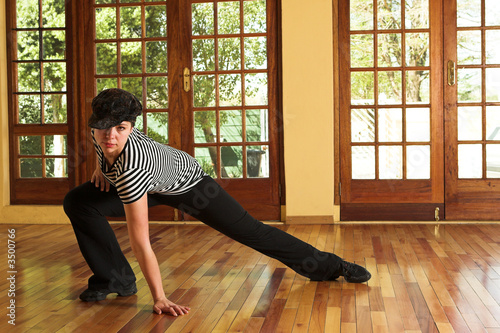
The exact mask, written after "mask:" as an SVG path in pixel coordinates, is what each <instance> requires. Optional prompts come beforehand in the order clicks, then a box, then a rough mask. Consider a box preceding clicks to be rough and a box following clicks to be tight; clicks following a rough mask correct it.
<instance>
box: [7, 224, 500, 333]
mask: <svg viewBox="0 0 500 333" xmlns="http://www.w3.org/2000/svg"><path fill="white" fill-rule="evenodd" d="M277 227H279V228H281V229H283V230H286V231H287V232H289V233H291V234H293V235H295V236H296V237H298V238H300V239H302V240H305V241H307V242H309V243H311V244H312V245H314V246H316V247H317V248H319V249H320V250H325V251H334V252H335V253H336V254H338V255H339V256H342V257H343V258H345V259H346V260H349V261H354V262H356V263H358V264H360V265H363V266H365V267H367V268H368V269H369V270H370V271H371V273H372V279H371V280H370V281H369V282H368V283H367V284H349V283H346V282H345V281H344V280H343V278H342V277H341V278H339V279H338V280H337V281H329V282H312V281H309V280H308V279H306V278H304V277H302V276H299V275H297V274H296V273H295V272H293V271H292V270H291V269H289V268H287V267H286V266H284V265H283V264H281V263H279V262H277V261H276V260H274V259H270V258H268V257H266V256H264V255H262V254H260V253H258V252H255V251H253V250H251V249H248V248H246V247H245V246H243V245H241V244H239V243H236V242H234V241H233V240H231V239H229V238H227V237H225V236H223V235H222V234H220V233H218V232H217V231H215V230H213V229H211V228H209V227H206V226H204V225H199V224H192V225H189V224H188V225H161V224H153V225H151V242H152V245H153V248H154V250H155V252H156V254H157V257H158V261H159V263H160V270H161V272H162V276H163V283H164V288H165V291H166V293H167V297H168V298H169V299H171V300H172V301H174V302H178V303H181V304H185V305H188V306H190V307H191V312H190V313H189V314H188V315H186V316H181V317H177V318H175V317H172V316H169V315H156V314H154V313H153V312H152V299H151V296H150V294H149V290H148V287H147V285H146V282H145V279H144V276H143V275H142V273H141V272H140V270H139V266H138V263H137V261H136V260H135V258H134V256H133V253H132V251H131V249H130V244H129V242H128V236H127V228H126V226H125V225H124V224H119V223H117V224H113V229H114V230H115V233H116V235H117V238H118V241H119V243H120V245H121V246H122V249H123V251H124V253H125V255H126V257H127V258H128V259H129V261H130V263H131V266H132V268H133V269H134V271H135V273H136V276H137V284H138V293H137V295H134V296H131V297H116V296H115V295H109V296H108V298H107V299H106V300H104V301H101V302H96V303H85V302H81V301H79V300H78V295H79V294H80V293H81V292H82V291H83V290H84V289H85V287H86V281H87V279H88V278H89V277H90V276H91V272H90V271H89V269H88V267H87V265H86V264H85V262H84V260H83V258H82V256H81V254H80V251H79V249H78V245H77V244H76V239H75V237H74V234H73V231H72V228H71V226H69V225H18V226H5V227H4V228H3V229H4V231H2V232H1V233H0V243H1V244H4V245H3V249H4V251H6V254H5V255H4V259H3V260H1V261H0V269H1V271H2V272H3V273H4V274H5V278H2V279H1V280H0V290H2V291H3V292H2V293H1V294H0V304H1V305H2V308H3V309H4V310H3V314H2V316H1V317H0V318H3V319H2V320H1V321H0V332H9V331H13V332H51V333H52V332H99V333H104V332H175V333H178V332H203V333H206V332H264V333H267V332H270V333H274V332H295V333H296V332H313V333H315V332H318V333H322V332H341V331H342V332H363V333H364V332H391V333H392V332H474V333H475V332H500V226H499V225H492V224H491V225H490V224H480V223H479V224H464V225H446V224H441V225H431V224H413V225H412V224H393V225H391V224H365V225H291V226H286V225H278V226H277ZM8 229H15V239H14V241H15V264H14V265H15V266H12V267H9V266H8V264H9V263H10V264H13V262H8V261H7V259H8V258H7V255H8V246H9V245H8V240H9V238H8V236H9V232H8ZM13 246H14V244H13V243H12V242H11V254H12V249H13ZM11 272H15V273H11ZM9 277H14V278H15V280H14V279H10V280H9V279H8V278H9ZM11 282H12V284H11ZM14 289H15V290H14ZM13 293H15V296H14V295H13ZM11 302H15V321H11V323H9V320H11V318H9V316H8V315H9V314H10V313H11V312H12V314H14V312H13V310H12V311H11V309H9V308H8V306H10V304H11ZM11 308H12V307H11ZM12 318H13V317H12ZM14 322H15V326H14V325H12V323H14Z"/></svg>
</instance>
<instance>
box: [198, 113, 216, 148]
mask: <svg viewBox="0 0 500 333" xmlns="http://www.w3.org/2000/svg"><path fill="white" fill-rule="evenodd" d="M216 135H217V125H216V118H215V111H195V113H194V142H195V143H209V142H215V141H216Z"/></svg>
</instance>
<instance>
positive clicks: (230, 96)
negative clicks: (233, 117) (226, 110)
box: [219, 74, 241, 106]
mask: <svg viewBox="0 0 500 333" xmlns="http://www.w3.org/2000/svg"><path fill="white" fill-rule="evenodd" d="M219 105H220V106H234V105H241V75H240V74H223V75H219Z"/></svg>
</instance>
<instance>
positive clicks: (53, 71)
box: [43, 62, 66, 91]
mask: <svg viewBox="0 0 500 333" xmlns="http://www.w3.org/2000/svg"><path fill="white" fill-rule="evenodd" d="M43 90H44V91H66V62H46V63H44V64H43Z"/></svg>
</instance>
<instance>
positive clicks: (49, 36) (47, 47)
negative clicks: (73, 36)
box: [43, 30, 66, 60]
mask: <svg viewBox="0 0 500 333" xmlns="http://www.w3.org/2000/svg"><path fill="white" fill-rule="evenodd" d="M65 35H66V34H65V32H64V31H62V30H61V31H44V32H43V59H50V60H57V59H59V60H64V59H65V58H66V36H65Z"/></svg>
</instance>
